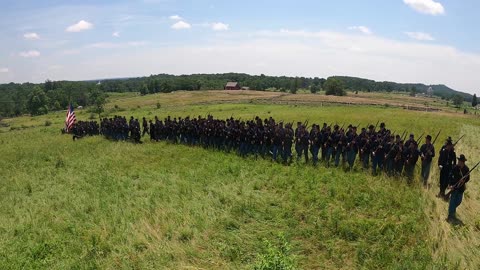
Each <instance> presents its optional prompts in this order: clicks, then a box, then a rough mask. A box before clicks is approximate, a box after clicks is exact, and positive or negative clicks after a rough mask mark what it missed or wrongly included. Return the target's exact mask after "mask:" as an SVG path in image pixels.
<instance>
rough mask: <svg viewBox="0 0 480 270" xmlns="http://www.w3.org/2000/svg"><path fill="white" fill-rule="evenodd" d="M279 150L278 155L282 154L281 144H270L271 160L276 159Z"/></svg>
mask: <svg viewBox="0 0 480 270" xmlns="http://www.w3.org/2000/svg"><path fill="white" fill-rule="evenodd" d="M279 152H280V156H282V146H281V145H275V144H274V145H273V146H272V158H273V160H275V161H276V160H277V157H278V154H279Z"/></svg>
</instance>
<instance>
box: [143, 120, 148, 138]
mask: <svg viewBox="0 0 480 270" xmlns="http://www.w3.org/2000/svg"><path fill="white" fill-rule="evenodd" d="M142 126H143V133H142V137H143V136H145V133H147V134H149V133H148V122H147V119H145V117H143V120H142Z"/></svg>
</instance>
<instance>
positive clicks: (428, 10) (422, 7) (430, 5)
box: [403, 0, 445, 15]
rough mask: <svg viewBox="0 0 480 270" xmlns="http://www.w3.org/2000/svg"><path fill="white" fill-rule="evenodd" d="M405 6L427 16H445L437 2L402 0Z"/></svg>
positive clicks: (443, 10) (431, 0) (441, 6)
mask: <svg viewBox="0 0 480 270" xmlns="http://www.w3.org/2000/svg"><path fill="white" fill-rule="evenodd" d="M403 2H404V3H405V4H407V5H408V6H410V7H411V8H413V9H414V10H416V11H417V12H420V13H423V14H429V15H441V14H445V8H444V7H443V5H442V4H441V3H439V2H435V1H433V0H403Z"/></svg>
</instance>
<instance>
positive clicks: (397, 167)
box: [394, 160, 403, 176]
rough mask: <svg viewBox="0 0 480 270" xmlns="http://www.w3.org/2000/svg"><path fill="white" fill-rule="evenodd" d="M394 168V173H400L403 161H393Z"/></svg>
mask: <svg viewBox="0 0 480 270" xmlns="http://www.w3.org/2000/svg"><path fill="white" fill-rule="evenodd" d="M394 169H395V175H397V176H398V175H401V174H402V171H403V161H401V160H400V161H395V162H394Z"/></svg>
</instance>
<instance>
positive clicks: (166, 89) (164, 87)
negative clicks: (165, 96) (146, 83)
mask: <svg viewBox="0 0 480 270" xmlns="http://www.w3.org/2000/svg"><path fill="white" fill-rule="evenodd" d="M160 91H161V92H162V93H170V92H172V91H173V86H172V84H170V82H168V81H163V82H162V83H161V84H160Z"/></svg>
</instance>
